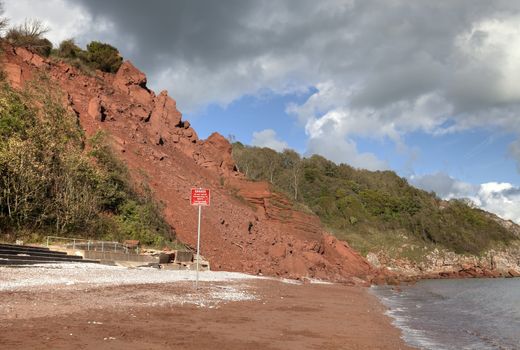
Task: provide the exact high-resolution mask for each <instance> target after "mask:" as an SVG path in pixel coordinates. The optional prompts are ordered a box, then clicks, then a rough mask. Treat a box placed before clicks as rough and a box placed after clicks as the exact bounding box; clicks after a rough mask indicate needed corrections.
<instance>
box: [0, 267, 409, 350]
mask: <svg viewBox="0 0 520 350" xmlns="http://www.w3.org/2000/svg"><path fill="white" fill-rule="evenodd" d="M58 276H59V278H58ZM129 276H133V279H132V278H129ZM191 277H193V272H186V271H158V270H152V269H138V270H129V269H121V268H108V267H107V268H104V267H98V268H93V269H86V268H85V267H84V266H82V267H77V268H75V267H68V268H66V269H60V268H59V267H47V268H45V267H41V268H27V269H12V268H0V348H2V349H71V348H77V349H174V348H175V349H179V348H180V349H409V347H407V346H406V345H405V344H404V343H403V341H402V340H401V339H400V332H399V330H397V329H396V328H394V327H393V326H392V325H391V323H390V319H389V318H388V317H387V316H385V315H384V308H383V307H382V306H381V304H379V302H378V301H377V299H376V298H375V297H374V296H372V295H371V294H369V293H368V290H367V289H366V288H363V287H352V286H345V285H339V284H323V283H297V282H294V281H288V280H275V279H262V278H254V277H252V276H248V275H241V274H233V273H225V272H216V273H215V272H209V273H203V274H201V282H200V284H199V290H195V288H194V285H193V282H192V281H189V280H187V279H189V278H191ZM153 280H155V283H153Z"/></svg>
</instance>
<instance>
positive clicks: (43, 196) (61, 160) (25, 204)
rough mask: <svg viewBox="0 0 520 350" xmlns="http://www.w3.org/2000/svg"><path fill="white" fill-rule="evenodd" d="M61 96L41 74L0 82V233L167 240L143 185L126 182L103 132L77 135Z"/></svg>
mask: <svg viewBox="0 0 520 350" xmlns="http://www.w3.org/2000/svg"><path fill="white" fill-rule="evenodd" d="M62 101H63V96H62V95H61V93H60V92H59V91H58V90H57V89H55V87H52V86H51V83H50V81H49V80H48V78H46V77H45V76H40V77H38V79H37V80H36V81H34V82H32V83H28V84H27V87H26V89H25V90H24V91H22V92H18V91H15V90H13V89H12V88H10V87H9V85H8V84H7V83H5V82H1V83H0V239H2V240H12V239H15V238H18V237H20V235H23V234H24V233H25V232H31V233H34V232H36V233H39V234H40V235H43V234H58V235H61V236H76V237H78V236H80V237H88V238H111V239H119V240H121V239H139V240H141V241H142V243H143V244H154V245H160V244H163V243H165V242H167V241H171V240H172V239H173V238H174V234H173V232H172V231H171V229H170V227H169V226H168V225H167V224H166V223H165V221H164V219H163V218H162V216H161V208H160V207H159V206H158V205H157V204H156V203H155V202H154V201H153V200H152V196H151V195H150V193H149V190H147V189H146V186H144V187H143V188H144V189H140V188H139V187H138V186H136V185H134V184H132V183H131V182H130V179H129V175H128V171H127V170H126V168H125V166H124V165H123V164H122V163H121V162H120V161H119V160H118V159H117V158H116V157H115V156H114V155H113V154H112V153H111V151H110V148H109V147H108V146H107V143H106V140H105V139H106V137H102V135H96V137H94V138H93V140H91V141H88V140H86V139H85V136H84V134H83V132H82V130H81V129H80V127H79V124H78V121H77V117H76V116H75V115H74V114H73V113H70V112H69V111H68V110H67V109H66V108H64V107H63V104H62ZM87 142H90V143H91V146H90V149H91V152H89V153H87V152H86V144H87Z"/></svg>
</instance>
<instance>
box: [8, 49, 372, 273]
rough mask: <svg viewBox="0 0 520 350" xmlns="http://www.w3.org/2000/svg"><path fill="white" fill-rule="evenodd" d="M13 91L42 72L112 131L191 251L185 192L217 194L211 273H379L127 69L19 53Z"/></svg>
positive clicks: (209, 233)
mask: <svg viewBox="0 0 520 350" xmlns="http://www.w3.org/2000/svg"><path fill="white" fill-rule="evenodd" d="M4 52H5V54H4V58H3V60H4V64H3V65H4V69H5V71H6V75H7V78H8V80H9V81H10V83H11V84H12V85H13V86H14V87H21V86H23V84H24V83H25V82H26V81H28V80H30V79H31V77H32V76H33V75H34V74H35V73H36V72H45V73H47V74H48V75H49V76H50V77H51V78H52V79H53V80H54V81H55V82H56V84H57V85H58V86H59V87H60V88H61V89H62V90H63V91H64V93H65V94H66V95H67V103H68V105H69V107H70V108H71V110H73V111H74V112H75V113H76V115H77V116H78V118H79V121H80V123H81V126H82V127H83V129H84V130H85V132H86V134H87V135H93V134H94V133H95V132H97V131H98V130H106V131H107V132H108V133H109V134H110V135H111V137H112V140H113V147H114V150H116V152H117V153H118V154H119V156H120V157H121V159H122V160H123V161H124V162H125V163H126V164H127V166H128V168H129V169H130V171H131V174H132V176H133V177H134V179H135V180H138V181H139V180H146V181H147V182H148V183H149V185H150V187H151V188H152V190H153V192H154V195H155V198H156V199H157V200H158V201H160V202H162V203H163V204H164V207H165V209H164V214H165V217H166V219H167V221H168V223H169V224H170V225H171V226H172V228H174V229H175V232H176V233H177V236H178V238H179V239H180V240H181V241H183V242H185V243H187V244H189V245H191V246H194V245H195V242H196V224H197V223H196V208H193V207H191V206H190V205H189V198H188V196H189V189H190V188H191V187H195V186H201V187H208V188H210V189H211V190H212V205H211V207H208V208H205V209H204V210H203V224H202V246H201V253H202V254H203V255H204V256H205V257H206V258H208V259H209V260H210V262H211V264H212V268H213V269H223V270H234V271H244V272H249V273H262V274H266V275H280V276H287V277H293V278H298V277H314V278H322V279H329V280H336V281H352V277H358V278H361V279H364V280H371V279H372V278H373V276H374V275H376V274H378V272H377V271H375V270H374V269H373V268H371V266H370V265H369V264H368V263H367V261H366V260H365V259H364V258H363V257H361V256H360V255H359V254H358V253H356V252H355V251H353V250H352V249H351V248H350V247H349V246H348V245H347V244H346V243H345V242H342V241H338V240H337V239H336V238H334V237H332V236H330V235H329V234H327V233H326V232H325V231H324V230H323V229H322V227H321V225H320V222H319V219H318V218H317V217H316V216H313V215H309V214H305V213H302V212H298V211H295V210H292V209H287V208H290V206H288V205H283V206H280V205H279V203H284V202H285V203H286V204H288V202H287V201H286V199H285V198H283V197H281V196H280V195H278V194H274V193H272V192H271V191H270V189H269V186H268V184H267V183H262V182H250V181H247V180H246V179H245V178H244V177H243V176H242V175H241V174H240V173H238V172H236V171H235V167H234V162H233V159H232V156H231V145H230V144H229V142H228V141H227V140H226V139H225V138H224V137H222V136H221V135H219V134H218V133H214V134H212V135H211V136H210V137H209V138H208V139H207V140H200V139H199V138H198V136H197V133H196V132H195V130H194V129H193V128H192V127H191V126H190V123H189V122H188V121H185V120H182V115H181V113H180V112H179V111H178V110H177V108H176V103H175V100H174V99H173V98H171V97H170V96H169V95H168V93H167V92H166V91H162V92H161V93H159V94H158V95H156V94H155V93H154V92H153V91H151V90H149V89H148V88H147V87H146V76H145V75H144V74H143V73H142V72H140V71H139V70H138V69H137V68H135V67H134V66H133V65H132V64H131V63H130V62H128V61H126V62H124V63H123V65H122V66H121V68H120V69H119V71H118V72H117V74H108V73H102V72H99V71H98V72H97V73H96V75H95V76H92V77H91V76H86V75H84V74H82V73H81V72H80V71H79V70H77V69H75V68H73V67H71V66H69V65H67V64H65V63H53V62H51V61H49V60H46V59H43V58H42V57H40V56H38V55H36V54H33V53H31V52H29V51H27V50H26V49H23V48H16V49H15V48H12V47H5V48H4Z"/></svg>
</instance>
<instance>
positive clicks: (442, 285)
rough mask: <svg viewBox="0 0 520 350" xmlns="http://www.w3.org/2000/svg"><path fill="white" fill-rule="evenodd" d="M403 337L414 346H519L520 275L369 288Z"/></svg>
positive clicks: (435, 347)
mask: <svg viewBox="0 0 520 350" xmlns="http://www.w3.org/2000/svg"><path fill="white" fill-rule="evenodd" d="M371 291H372V292H373V293H374V294H375V295H377V296H378V297H379V298H380V299H381V300H382V302H383V303H384V304H385V305H386V306H387V307H388V314H389V315H390V316H391V317H392V318H393V320H394V324H395V325H396V326H397V327H399V328H400V329H401V330H402V332H403V338H404V340H405V341H406V342H407V343H408V344H410V345H412V346H415V347H418V348H420V349H432V350H433V349H435V350H437V349H443V350H444V349H446V350H452V349H453V350H455V349H456V350H458V349H475V350H480V349H486V350H487V349H520V278H511V279H464V280H425V281H421V282H418V283H417V284H415V285H413V286H402V287H398V288H396V287H390V286H378V287H372V288H371Z"/></svg>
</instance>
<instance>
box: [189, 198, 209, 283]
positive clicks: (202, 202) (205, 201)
mask: <svg viewBox="0 0 520 350" xmlns="http://www.w3.org/2000/svg"><path fill="white" fill-rule="evenodd" d="M190 202H191V205H196V206H198V207H199V220H198V225H197V268H196V269H197V277H196V279H195V288H196V289H199V261H200V219H201V216H202V206H209V203H210V191H209V189H206V188H192V189H191V201H190Z"/></svg>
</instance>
